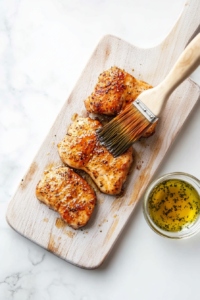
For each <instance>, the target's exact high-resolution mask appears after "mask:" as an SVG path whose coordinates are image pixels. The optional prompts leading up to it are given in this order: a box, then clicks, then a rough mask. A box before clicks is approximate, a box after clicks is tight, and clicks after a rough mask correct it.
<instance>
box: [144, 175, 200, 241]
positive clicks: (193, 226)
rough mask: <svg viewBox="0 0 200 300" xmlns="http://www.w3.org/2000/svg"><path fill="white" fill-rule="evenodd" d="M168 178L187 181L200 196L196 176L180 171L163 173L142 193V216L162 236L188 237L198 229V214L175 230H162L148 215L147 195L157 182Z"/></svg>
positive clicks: (199, 220)
mask: <svg viewBox="0 0 200 300" xmlns="http://www.w3.org/2000/svg"><path fill="white" fill-rule="evenodd" d="M169 179H179V180H183V181H186V182H188V183H189V184H191V185H192V186H193V187H194V188H195V190H196V191H197V193H198V195H199V197H200V181H199V180H198V179H197V178H195V177H194V176H192V175H190V174H186V173H181V172H175V173H168V174H165V175H163V176H161V177H159V178H157V179H156V180H154V181H153V182H152V183H151V184H150V186H149V187H148V189H147V191H146V193H145V195H144V201H143V213H144V217H145V219H146V221H147V223H148V225H149V226H150V227H151V229H152V230H153V231H155V232H156V233H157V234H159V235H161V236H163V237H166V238H170V239H183V238H189V237H191V236H193V235H195V234H196V233H197V232H198V231H199V230H200V214H199V215H198V217H197V218H196V220H195V221H194V222H193V223H192V224H191V225H190V226H189V227H187V228H184V229H182V230H181V231H176V232H172V231H165V230H162V229H161V228H160V227H158V226H157V225H156V224H155V223H154V222H153V221H152V219H151V217H150V215H149V208H148V201H149V196H150V194H151V192H152V190H153V189H154V187H155V186H156V185H157V184H159V183H161V182H163V181H165V180H169Z"/></svg>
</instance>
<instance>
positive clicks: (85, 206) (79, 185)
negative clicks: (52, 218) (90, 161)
mask: <svg viewBox="0 0 200 300" xmlns="http://www.w3.org/2000/svg"><path fill="white" fill-rule="evenodd" d="M36 197H37V198H38V200H40V201H41V202H43V203H45V204H46V205H48V206H49V207H50V208H52V209H53V210H55V211H57V212H58V213H59V214H60V215H61V217H62V218H63V220H64V221H65V222H66V223H67V224H69V225H70V226H71V227H72V228H74V229H78V228H80V227H82V226H84V225H86V224H87V222H88V221H89V219H90V217H91V215H92V212H93V210H94V207H95V203H96V196H95V193H94V191H93V189H92V188H91V187H90V186H89V185H88V184H87V182H86V181H85V180H83V179H82V178H81V177H80V176H79V175H77V174H76V173H75V172H73V171H72V170H71V169H69V168H67V167H59V168H56V169H54V170H53V171H50V172H46V174H45V176H44V177H43V178H42V180H40V181H39V182H38V184H37V187H36Z"/></svg>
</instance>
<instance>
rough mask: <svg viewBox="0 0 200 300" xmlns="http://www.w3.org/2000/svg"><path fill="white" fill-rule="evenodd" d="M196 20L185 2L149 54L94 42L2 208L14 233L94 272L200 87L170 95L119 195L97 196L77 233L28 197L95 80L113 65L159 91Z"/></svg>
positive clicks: (138, 147) (54, 160) (113, 40)
mask: <svg viewBox="0 0 200 300" xmlns="http://www.w3.org/2000/svg"><path fill="white" fill-rule="evenodd" d="M199 16H200V1H198V0H191V1H188V2H187V3H186V5H185V6H184V9H183V12H182V14H181V16H180V18H179V20H178V22H177V23H176V25H175V27H174V28H173V30H172V32H171V33H170V34H169V35H168V36H167V37H166V39H165V40H164V42H163V43H161V44H160V45H158V46H156V47H154V48H151V49H141V48H138V47H135V46H133V45H130V44H129V43H127V42H125V41H123V40H121V39H119V38H117V37H114V36H109V35H108V36H105V37H104V38H103V39H102V40H101V41H100V43H99V44H98V46H97V48H96V49H95V51H94V53H93V55H92V57H91V58H90V60H89V62H88V64H87V66H86V67H85V69H84V71H83V73H82V75H81V77H80V78H79V80H78V82H77V84H76V86H75V88H74V89H73V91H72V93H71V94H70V96H69V98H68V99H67V101H66V103H65V104H64V106H63V108H62V110H61V112H60V113H59V115H58V117H57V119H56V121H55V123H54V125H53V126H52V128H51V129H50V132H49V134H48V135H47V137H46V139H45V140H44V142H43V144H42V146H41V148H40V150H39V152H38V153H37V155H36V157H35V159H34V161H33V163H32V164H31V166H30V168H29V170H28V172H27V173H26V175H25V177H24V178H23V179H24V180H23V181H22V182H21V183H20V185H19V187H18V189H17V191H16V193H15V195H14V197H13V198H12V200H11V201H10V203H9V206H8V210H7V221H8V223H9V224H10V226H11V227H12V228H13V229H15V230H16V231H17V232H19V233H20V234H22V235H23V236H25V237H26V238H28V239H30V240H32V241H33V242H35V243H37V244H38V245H40V246H41V247H43V248H45V249H47V250H49V251H51V252H52V253H54V254H55V255H58V256H59V257H61V258H63V259H65V260H66V261H68V262H70V263H73V264H75V265H77V266H79V267H82V268H88V269H93V268H96V267H98V266H99V265H100V264H101V263H102V262H103V261H104V259H105V258H106V257H107V255H108V253H109V252H110V250H111V248H112V247H113V245H114V243H115V241H116V239H117V238H118V237H119V235H120V233H121V231H122V229H123V228H124V226H125V224H126V223H127V221H128V219H129V218H130V216H131V214H132V212H133V210H134V208H135V206H136V204H137V203H138V201H139V199H140V198H141V196H142V194H143V193H144V191H145V189H146V187H147V186H148V184H149V182H150V181H151V179H152V176H153V175H154V173H155V171H156V169H157V168H158V166H159V164H160V163H161V161H162V159H163V157H164V156H165V154H166V152H167V150H168V149H169V147H170V146H171V144H172V143H173V141H174V139H175V137H176V136H177V134H178V132H179V131H180V129H181V127H182V125H183V123H184V122H185V120H186V119H187V117H188V115H189V113H190V112H191V110H192V108H193V107H194V105H195V103H196V102H197V100H198V98H199V96H200V88H199V86H197V85H196V84H195V83H194V82H193V81H192V80H190V79H188V80H186V81H185V82H184V83H182V84H181V85H180V86H179V88H177V90H176V91H175V92H174V93H173V94H172V95H171V97H170V99H169V101H168V103H167V105H166V108H165V111H164V112H163V114H162V116H161V119H160V121H159V124H158V126H157V130H156V134H155V135H154V136H152V137H151V138H149V139H146V140H144V139H143V140H142V141H140V142H138V143H136V144H135V145H134V153H135V159H136V163H135V165H134V166H133V170H132V172H131V175H130V176H129V177H128V180H127V183H126V189H125V193H124V195H121V197H116V196H109V195H105V194H103V193H100V192H99V191H98V190H97V193H96V194H97V206H96V208H95V211H94V213H93V216H92V218H91V220H90V222H89V223H88V225H87V226H86V227H85V228H84V229H83V231H81V230H76V231H75V230H73V229H71V228H69V227H67V226H66V225H65V224H64V223H63V222H62V221H61V220H60V219H59V215H58V213H56V212H54V211H52V210H49V209H48V207H47V206H45V205H43V204H41V203H40V202H39V201H38V200H37V199H36V197H35V187H36V185H37V183H38V181H39V180H40V178H41V177H42V175H43V172H44V170H45V169H46V168H47V167H48V166H49V165H51V164H53V165H61V161H60V158H59V155H58V152H57V144H58V143H59V142H60V141H61V139H62V138H63V137H64V135H65V134H66V130H67V128H68V126H69V124H70V123H71V122H72V121H71V117H72V115H73V114H74V113H78V114H79V115H81V114H82V112H83V111H84V102H83V101H84V100H85V99H86V98H87V97H88V95H90V93H91V92H92V90H93V88H94V85H95V83H96V81H97V77H98V75H99V74H100V73H101V72H102V71H103V70H106V69H108V68H110V67H111V66H114V65H116V66H118V67H120V68H122V69H125V70H126V71H127V72H129V73H130V74H132V75H133V76H135V77H136V78H138V79H140V80H144V81H146V82H148V83H149V84H152V85H153V86H156V85H158V84H159V83H160V82H161V81H162V80H163V79H164V78H165V76H166V75H167V73H168V72H169V70H170V69H171V68H172V66H173V64H174V63H175V61H176V60H177V58H178V56H179V55H180V53H181V52H182V51H183V49H184V48H185V46H186V44H187V43H188V41H189V39H190V37H191V36H192V35H193V33H194V32H195V30H196V29H197V27H198V25H199ZM132 69H134V70H135V71H134V72H132ZM172 103H173V105H172ZM47 153H50V154H49V155H47ZM136 164H137V165H141V168H136Z"/></svg>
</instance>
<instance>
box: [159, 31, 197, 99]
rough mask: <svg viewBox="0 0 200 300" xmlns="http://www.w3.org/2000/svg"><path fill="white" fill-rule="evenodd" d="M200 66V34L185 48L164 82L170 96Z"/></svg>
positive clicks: (163, 84) (166, 91)
mask: <svg viewBox="0 0 200 300" xmlns="http://www.w3.org/2000/svg"><path fill="white" fill-rule="evenodd" d="M199 64H200V33H199V34H198V35H197V36H196V37H195V38H194V39H193V40H192V41H191V43H190V44H189V45H188V46H187V47H186V48H185V50H184V51H183V53H182V54H181V56H180V57H179V59H178V60H177V62H176V63H175V65H174V67H173V68H172V70H171V71H170V73H169V74H168V75H167V77H166V78H165V80H164V81H163V82H162V86H165V93H166V95H167V96H169V95H170V94H171V93H172V92H173V91H174V90H175V89H176V88H177V87H178V86H179V85H180V84H181V83H182V82H183V81H184V80H185V79H186V78H188V77H189V76H190V75H191V74H192V73H193V72H194V70H196V68H197V67H198V66H199Z"/></svg>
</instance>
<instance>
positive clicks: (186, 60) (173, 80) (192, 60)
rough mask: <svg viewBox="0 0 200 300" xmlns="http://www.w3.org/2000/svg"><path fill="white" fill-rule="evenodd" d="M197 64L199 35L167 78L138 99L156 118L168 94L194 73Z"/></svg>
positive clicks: (199, 61) (199, 46) (199, 52)
mask: <svg viewBox="0 0 200 300" xmlns="http://www.w3.org/2000/svg"><path fill="white" fill-rule="evenodd" d="M199 64H200V34H198V35H197V36H196V37H195V38H194V39H193V40H192V41H191V43H190V44H189V45H188V46H187V47H186V48H185V50H184V51H183V53H182V54H181V56H180V57H179V59H178V60H177V62H176V64H175V65H174V67H173V68H172V70H171V71H170V73H169V74H168V75H167V77H166V78H165V79H164V80H163V81H162V82H161V83H160V84H159V85H158V86H157V87H155V88H153V89H152V90H148V91H147V92H144V94H141V96H140V97H139V98H140V99H141V100H142V102H143V103H144V104H146V105H147V106H148V107H149V109H150V110H151V111H152V112H153V113H154V114H155V115H156V116H159V115H160V113H161V111H162V109H163V107H164V104H165V103H166V100H167V99H168V98H169V96H170V94H171V93H172V92H173V91H174V90H175V89H176V88H177V87H178V86H179V85H180V84H181V83H182V82H183V81H184V80H185V79H186V78H187V77H189V76H190V74H191V73H192V72H194V70H195V69H196V68H197V67H198V66H199Z"/></svg>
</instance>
